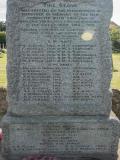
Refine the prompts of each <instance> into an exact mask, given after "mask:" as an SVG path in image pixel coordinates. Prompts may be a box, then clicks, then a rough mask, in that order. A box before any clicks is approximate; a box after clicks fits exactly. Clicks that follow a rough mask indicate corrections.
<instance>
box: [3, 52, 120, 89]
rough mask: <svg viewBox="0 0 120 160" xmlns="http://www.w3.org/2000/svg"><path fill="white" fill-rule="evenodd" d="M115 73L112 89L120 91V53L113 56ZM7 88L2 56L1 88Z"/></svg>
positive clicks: (4, 61)
mask: <svg viewBox="0 0 120 160" xmlns="http://www.w3.org/2000/svg"><path fill="white" fill-rule="evenodd" d="M113 65H114V71H115V72H113V78H112V82H111V87H112V88H116V89H120V53H119V54H113ZM6 86H7V79H6V54H2V55H0V87H5V88H6Z"/></svg>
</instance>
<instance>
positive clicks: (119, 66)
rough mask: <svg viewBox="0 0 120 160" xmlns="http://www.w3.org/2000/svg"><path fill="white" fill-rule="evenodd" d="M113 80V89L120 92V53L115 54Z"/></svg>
mask: <svg viewBox="0 0 120 160" xmlns="http://www.w3.org/2000/svg"><path fill="white" fill-rule="evenodd" d="M113 66H114V72H113V78H112V82H111V87H112V88H115V89H119V90H120V53H119V54H113Z"/></svg>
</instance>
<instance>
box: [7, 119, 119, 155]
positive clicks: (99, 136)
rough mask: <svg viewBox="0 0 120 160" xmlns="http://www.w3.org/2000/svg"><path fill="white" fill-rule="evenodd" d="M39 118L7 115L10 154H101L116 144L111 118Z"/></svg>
mask: <svg viewBox="0 0 120 160" xmlns="http://www.w3.org/2000/svg"><path fill="white" fill-rule="evenodd" d="M38 119H39V120H38ZM38 119H37V120H31V119H30V118H26V119H24V118H23V119H21V120H22V121H21V120H18V119H17V118H16V119H15V120H16V121H14V123H13V122H12V123H11V121H10V119H8V120H9V121H8V122H9V123H11V125H10V127H9V128H8V130H7V132H8V133H9V139H8V140H7V142H8V143H9V145H6V150H10V152H11V155H15V154H17V155H21V154H23V155H26V154H29V155H30V153H32V154H38V153H39V154H44V155H49V154H52V155H69V157H70V155H77V156H78V157H79V156H80V155H82V154H91V155H92V154H95V153H96V155H97V154H98V155H99V154H103V155H104V154H106V153H107V154H114V151H115V150H116V147H117V145H118V138H119V135H118V131H119V130H118V128H119V127H118V122H116V121H113V120H112V121H108V120H99V121H98V120H94V119H93V120H87V119H86V120H85V119H79V117H76V118H73V117H69V118H63V117H61V118H54V119H53V118H52V119H51V118H49V117H48V118H47V119H45V118H38ZM20 121H21V122H22V123H21V122H20ZM28 122H31V123H28ZM38 122H39V123H38ZM116 136H117V137H118V138H115V137H116ZM6 138H7V137H5V139H6ZM9 147H10V149H9ZM79 154H80V155H79Z"/></svg>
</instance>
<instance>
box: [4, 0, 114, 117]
mask: <svg viewBox="0 0 120 160" xmlns="http://www.w3.org/2000/svg"><path fill="white" fill-rule="evenodd" d="M106 6H107V7H106ZM111 15H112V0H60V1H57V0H49V1H47V0H34V1H33V0H27V1H25V0H24V1H23V0H8V13H7V46H8V101H9V105H10V107H9V111H10V112H12V113H15V114H22V115H23V114H26V115H28V114H29V115H40V114H42V115H97V114H99V115H108V114H109V112H110V110H111V95H110V92H109V85H110V80H111V72H112V71H111V69H110V68H112V67H111V47H110V41H109V35H108V26H109V21H110V17H111Z"/></svg>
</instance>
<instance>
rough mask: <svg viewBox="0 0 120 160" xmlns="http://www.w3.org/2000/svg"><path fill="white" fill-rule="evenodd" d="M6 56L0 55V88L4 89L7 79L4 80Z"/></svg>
mask: <svg viewBox="0 0 120 160" xmlns="http://www.w3.org/2000/svg"><path fill="white" fill-rule="evenodd" d="M6 57H7V55H6V54H0V87H3V88H6V86H7V79H6V63H7V60H6V59H7V58H6Z"/></svg>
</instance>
